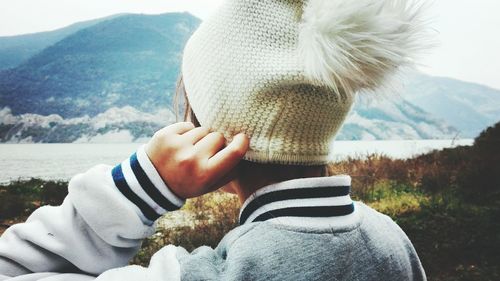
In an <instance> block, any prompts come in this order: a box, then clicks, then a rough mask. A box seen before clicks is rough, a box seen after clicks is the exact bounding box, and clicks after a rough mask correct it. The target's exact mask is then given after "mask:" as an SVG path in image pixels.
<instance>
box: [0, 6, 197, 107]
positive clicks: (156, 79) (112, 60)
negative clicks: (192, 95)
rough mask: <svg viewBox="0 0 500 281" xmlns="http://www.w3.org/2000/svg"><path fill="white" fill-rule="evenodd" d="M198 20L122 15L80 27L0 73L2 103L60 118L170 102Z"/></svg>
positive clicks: (178, 15) (176, 15)
mask: <svg viewBox="0 0 500 281" xmlns="http://www.w3.org/2000/svg"><path fill="white" fill-rule="evenodd" d="M199 22H200V21H199V19H197V18H195V17H194V16H192V15H190V14H188V13H168V14H160V15H139V14H127V15H122V16H118V17H114V18H112V19H109V20H105V21H100V22H98V23H97V24H94V25H91V26H89V27H86V28H83V29H80V30H78V31H76V32H74V33H72V34H70V35H68V36H66V37H65V38H64V39H62V40H60V41H58V42H57V43H55V44H54V45H51V46H49V47H47V48H45V49H43V50H42V51H40V52H39V53H37V54H36V55H34V56H32V57H31V58H29V59H28V60H27V61H25V62H23V63H22V64H20V65H19V66H17V67H16V68H14V69H9V70H4V71H2V72H0V98H1V101H0V103H1V104H2V105H3V106H8V107H9V108H10V109H11V110H12V112H13V113H14V114H23V113H36V114H41V115H48V114H53V113H55V114H59V115H61V116H62V117H78V116H82V115H85V114H87V115H90V116H95V115H96V114H99V113H101V112H104V111H105V110H107V109H109V108H111V107H123V106H127V105H131V106H134V107H136V108H137V109H139V110H143V111H144V110H152V109H156V108H158V106H159V105H161V104H163V105H165V106H167V105H168V104H169V96H170V95H171V92H172V90H173V87H174V84H175V80H176V78H177V76H178V73H179V64H180V58H181V52H182V49H183V46H184V44H185V41H186V40H187V39H188V38H189V36H190V34H191V33H192V31H193V30H194V29H195V28H196V27H197V26H198V24H199Z"/></svg>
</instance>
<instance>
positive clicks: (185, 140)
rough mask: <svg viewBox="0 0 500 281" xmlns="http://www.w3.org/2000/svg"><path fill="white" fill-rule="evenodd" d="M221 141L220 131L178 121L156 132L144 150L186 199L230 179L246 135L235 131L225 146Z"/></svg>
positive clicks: (244, 144) (174, 190)
mask: <svg viewBox="0 0 500 281" xmlns="http://www.w3.org/2000/svg"><path fill="white" fill-rule="evenodd" d="M225 142H226V139H225V138H224V136H223V135H222V134H221V133H217V132H212V133H210V131H209V129H208V128H205V127H197V128H195V127H194V125H193V124H192V123H190V122H181V123H176V124H172V125H170V126H167V127H165V128H163V129H161V130H159V131H158V132H156V133H155V134H154V136H153V138H152V139H151V140H150V141H149V143H148V144H147V145H146V147H145V150H146V154H147V155H148V156H149V158H150V159H151V162H152V163H153V165H154V166H155V168H156V170H158V173H159V174H160V176H161V177H162V178H163V180H164V181H165V183H166V184H167V186H168V187H169V188H170V189H171V190H172V191H173V192H174V193H175V194H176V195H178V196H179V197H182V198H185V199H187V198H192V197H197V196H200V195H203V194H205V193H209V192H212V191H215V190H217V189H219V188H220V187H222V186H223V185H225V184H226V183H228V182H229V181H231V179H232V178H231V177H232V176H231V174H232V172H233V169H234V168H235V167H236V165H237V164H238V163H239V162H240V160H241V159H242V158H243V156H244V155H245V153H246V151H247V149H248V138H247V137H246V136H245V135H244V134H238V135H236V136H235V137H234V139H233V141H232V142H231V143H230V144H228V145H227V146H225Z"/></svg>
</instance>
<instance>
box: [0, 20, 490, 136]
mask: <svg viewBox="0 0 500 281" xmlns="http://www.w3.org/2000/svg"><path fill="white" fill-rule="evenodd" d="M199 23H200V20H199V19H197V18H195V17H194V16H192V15H190V14H188V13H168V14H161V15H137V14H125V15H117V16H112V17H110V18H105V19H100V20H96V21H95V22H93V23H92V24H91V23H90V22H86V23H82V24H81V25H79V26H73V27H71V26H70V27H68V28H65V29H62V30H60V31H59V32H60V33H59V35H58V36H61V37H62V38H58V39H60V40H57V42H54V43H53V44H47V46H46V47H45V48H43V49H41V50H40V51H39V52H38V53H36V54H34V55H32V56H31V57H29V58H28V59H26V60H24V61H22V62H21V63H19V65H18V66H16V67H14V68H11V69H7V70H3V71H0V142H110V141H112V142H116V141H120V142H130V141H139V140H142V139H144V138H146V137H148V136H151V135H152V133H153V132H154V131H156V130H158V129H159V128H161V127H163V126H165V125H167V124H169V123H171V122H174V120H175V119H174V116H173V113H172V111H173V110H172V109H171V107H172V102H171V98H172V93H173V92H174V87H175V82H176V79H177V76H178V74H179V69H180V62H181V55H182V50H183V47H184V44H185V42H186V40H187V39H188V38H189V36H190V34H191V33H192V32H193V31H194V30H195V29H196V27H197V26H198V25H199ZM71 28H73V30H71ZM63 30H64V32H66V34H64V35H65V36H62V35H61V34H62V33H63ZM69 30H71V31H72V32H70V31H69ZM30 36H33V37H31V38H36V34H33V35H30ZM39 38H42V39H43V38H47V37H46V36H45V37H44V36H41V35H40V37H39ZM1 39H2V38H0V42H1ZM42 39H40V41H41V43H40V44H41V45H39V46H42V45H43V44H46V41H45V43H44V40H45V39H43V40H42ZM33 40H34V41H33V42H35V41H36V40H35V39H33ZM54 41H55V40H54ZM3 56H6V55H5V53H2V49H1V48H0V58H1V57H3ZM397 96H398V97H395V96H393V97H388V98H382V99H373V98H369V97H368V96H363V95H361V96H360V97H358V98H357V100H356V102H355V105H354V107H353V110H352V111H351V113H350V114H349V116H348V118H347V120H346V122H345V124H344V126H343V128H342V129H341V131H340V132H339V134H338V136H337V139H340V140H359V139H363V140H370V139H440V138H441V139H442V138H456V137H461V138H473V137H475V136H476V135H477V133H478V132H479V131H480V130H482V129H483V128H485V127H487V126H488V125H491V124H492V123H494V122H495V121H498V120H500V91H498V90H495V89H491V88H488V87H485V86H481V85H477V84H472V83H467V82H463V81H459V80H454V79H449V78H442V77H432V76H428V75H424V74H421V73H413V74H411V75H410V76H409V79H408V81H406V82H405V87H404V88H402V89H401V91H400V92H399V93H398V94H397Z"/></svg>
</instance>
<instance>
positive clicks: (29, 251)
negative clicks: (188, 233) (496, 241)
mask: <svg viewBox="0 0 500 281" xmlns="http://www.w3.org/2000/svg"><path fill="white" fill-rule="evenodd" d="M350 182H351V179H350V177H349V176H332V177H324V178H308V179H296V180H291V181H286V182H281V183H278V184H274V185H270V186H267V187H265V188H263V189H261V190H259V191H258V192H256V193H255V194H253V195H252V196H251V197H250V198H248V200H247V201H246V202H245V203H244V205H243V207H242V209H241V213H240V223H241V225H240V226H239V227H237V228H235V229H234V230H232V231H231V232H230V233H228V234H227V235H226V236H225V237H224V239H223V240H222V241H221V242H220V244H219V245H218V246H217V247H216V248H215V249H212V248H209V247H200V248H198V249H196V250H195V251H193V252H192V253H188V252H187V251H186V250H185V249H183V248H181V247H175V246H172V245H169V246H166V247H164V248H163V249H161V250H160V251H158V252H157V253H156V254H155V255H154V256H153V258H152V259H151V262H150V265H149V267H147V268H145V267H139V266H128V265H127V264H128V262H129V260H130V259H131V258H132V257H133V256H134V255H135V254H136V253H137V251H138V249H139V247H140V245H141V242H142V240H143V239H144V238H145V237H148V236H149V235H151V234H153V233H154V224H153V221H154V220H155V219H156V218H157V217H159V216H160V215H162V214H163V213H165V212H168V211H173V210H174V209H177V208H179V207H180V206H181V205H182V204H183V200H181V199H180V198H177V197H176V196H175V195H174V194H173V193H172V192H170V191H169V190H168V187H166V186H165V184H164V183H163V181H161V178H160V177H159V174H158V173H157V172H156V170H154V167H153V165H152V164H151V162H150V161H149V159H148V158H147V156H146V155H145V153H144V150H143V148H141V149H139V151H138V152H137V153H136V154H134V155H133V156H132V157H131V158H130V159H128V160H126V161H124V162H123V163H121V164H120V165H118V166H116V167H114V168H113V167H110V166H105V165H98V166H95V167H94V168H92V169H90V170H89V171H87V172H86V173H84V174H79V175H76V176H75V177H73V178H72V179H71V181H70V183H69V187H68V189H69V195H68V197H67V198H66V199H65V200H64V202H63V204H62V205H61V206H57V207H51V206H46V207H42V208H39V209H38V210H36V211H35V212H34V213H33V214H32V215H31V216H30V217H29V218H28V220H27V221H26V222H25V223H21V224H17V225H14V226H12V227H10V228H9V229H8V230H7V231H6V232H5V233H4V234H3V235H2V237H1V238H0V280H23V281H31V280H43V281H58V280H95V279H96V278H97V280H155V281H156V280H158V281H159V280H266V281H269V280H425V279H426V278H425V273H424V270H423V268H422V266H421V263H420V261H419V258H418V256H417V253H416V252H415V249H414V248H413V246H412V244H411V242H410V241H409V240H408V237H407V236H406V235H405V234H404V232H403V231H402V230H401V229H400V228H399V227H398V226H397V225H396V224H395V223H394V222H393V221H392V220H391V219H390V218H389V217H387V216H385V215H382V214H380V213H378V212H376V211H375V210H373V209H371V208H369V207H368V206H366V205H364V204H363V203H360V202H353V201H352V200H351V198H350V197H349V191H350Z"/></svg>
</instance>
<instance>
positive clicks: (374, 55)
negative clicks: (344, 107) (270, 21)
mask: <svg viewBox="0 0 500 281" xmlns="http://www.w3.org/2000/svg"><path fill="white" fill-rule="evenodd" d="M409 2H412V3H411V4H409ZM422 10H423V5H421V4H420V3H418V2H415V1H411V0H410V1H405V0H309V1H308V2H306V5H305V8H304V13H303V15H302V22H301V24H300V30H299V46H298V47H299V52H300V53H299V54H300V58H301V59H302V61H303V66H304V73H305V75H306V77H308V78H309V79H310V80H311V81H313V82H314V83H317V84H320V85H325V86H328V87H331V88H332V89H333V90H335V92H336V93H338V94H340V93H345V94H348V95H352V94H354V93H356V92H357V91H359V90H375V89H376V88H378V87H380V86H383V85H382V84H383V83H384V81H385V80H387V79H390V76H391V75H392V74H394V73H395V72H396V71H397V69H398V68H399V67H401V66H410V65H412V63H413V61H414V58H415V57H414V56H415V55H416V54H417V53H418V51H420V50H422V49H425V48H427V47H428V46H429V41H428V40H426V38H425V35H426V34H427V29H426V26H425V21H424V20H423V19H422Z"/></svg>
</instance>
